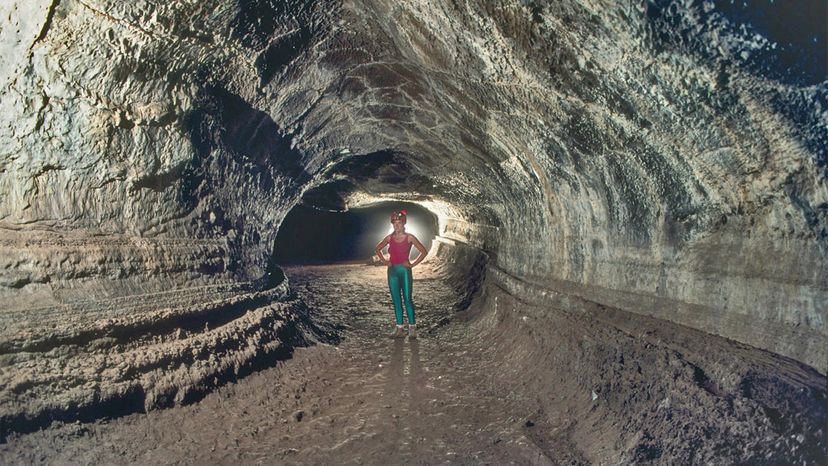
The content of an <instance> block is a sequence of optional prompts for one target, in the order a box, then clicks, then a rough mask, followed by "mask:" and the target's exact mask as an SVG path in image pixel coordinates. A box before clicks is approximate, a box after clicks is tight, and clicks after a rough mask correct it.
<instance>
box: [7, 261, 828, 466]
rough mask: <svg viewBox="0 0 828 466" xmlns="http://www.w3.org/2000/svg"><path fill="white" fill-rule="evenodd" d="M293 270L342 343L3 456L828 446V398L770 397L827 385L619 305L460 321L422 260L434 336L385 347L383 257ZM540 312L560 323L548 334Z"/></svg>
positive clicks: (139, 457)
mask: <svg viewBox="0 0 828 466" xmlns="http://www.w3.org/2000/svg"><path fill="white" fill-rule="evenodd" d="M284 271H285V274H286V276H287V277H288V280H289V281H290V284H291V288H292V289H293V290H294V291H295V292H296V293H297V294H298V295H299V296H300V297H301V298H302V300H303V301H305V303H306V304H307V307H308V309H309V312H310V315H311V317H312V319H313V320H314V321H315V322H317V323H319V324H321V325H323V326H326V327H330V328H332V329H336V332H337V333H338V335H339V337H340V339H339V340H338V344H337V345H336V346H332V345H326V344H319V345H315V346H312V347H308V348H297V349H296V350H295V352H294V354H293V357H292V358H291V359H289V360H287V361H284V362H281V363H279V364H278V365H277V366H276V367H274V368H271V369H266V370H262V371H260V372H257V373H254V374H252V375H250V376H248V377H246V378H244V379H242V380H240V381H238V382H237V383H231V384H228V385H225V386H222V387H220V388H218V389H217V390H216V391H214V392H212V393H210V394H208V395H207V396H206V397H204V398H203V399H202V400H200V401H199V402H197V403H195V404H192V405H189V406H183V407H176V408H170V409H165V410H158V411H151V412H149V413H147V414H134V415H130V416H125V417H123V418H119V419H114V420H110V421H98V422H95V423H88V424H68V425H62V426H53V427H51V428H50V429H47V430H44V431H41V432H36V433H33V434H29V435H24V436H20V437H17V438H14V439H12V440H11V441H10V442H9V443H8V444H6V445H0V463H16V462H20V463H33V462H44V461H45V462H52V463H67V462H72V463H77V462H82V463H104V464H110V463H143V464H167V463H175V462H181V463H196V462H198V463H208V464H217V463H218V464H226V463H231V462H233V463H239V462H241V463H243V464H248V463H265V464H273V463H277V464H332V463H336V464H412V463H417V464H436V463H446V462H448V463H452V464H509V463H512V464H589V463H600V462H602V461H604V460H609V459H614V461H612V462H613V463H617V462H618V460H619V456H618V455H619V454H622V455H624V456H621V457H620V459H621V463H624V464H629V463H648V464H650V463H655V464H660V463H669V462H670V459H671V458H672V459H676V458H683V459H684V460H685V461H682V462H683V463H699V462H702V463H703V462H705V461H704V460H703V458H707V459H711V458H718V459H719V460H721V462H723V463H732V462H733V461H728V458H729V459H739V458H741V459H744V458H746V457H750V455H752V454H753V452H751V451H747V453H746V449H748V450H750V449H751V448H755V449H756V451H755V453H756V454H757V455H762V456H754V458H756V459H757V460H759V459H762V461H758V462H755V463H754V462H750V463H751V464H777V463H786V461H784V459H785V458H787V457H789V456H791V457H792V456H794V455H793V454H792V453H791V452H794V451H795V450H796V449H797V448H799V449H800V450H802V449H806V448H810V449H812V450H813V452H811V453H808V452H806V455H805V456H804V458H809V460H808V461H805V463H806V464H820V463H819V461H818V460H814V458H819V457H822V456H820V452H824V449H825V445H824V441H822V443H820V442H819V441H814V439H813V438H811V437H809V436H812V435H820V434H819V433H818V432H817V433H815V432H816V431H817V430H818V429H816V430H815V429H814V428H813V427H814V424H813V423H814V422H817V423H818V422H823V423H824V419H825V413H824V408H819V407H817V408H816V411H815V413H810V414H809V413H807V412H806V411H807V410H803V409H800V408H801V407H798V405H791V407H789V408H787V409H789V410H793V411H795V413H793V414H791V413H782V412H779V411H776V410H772V409H771V407H770V406H771V405H770V404H767V402H768V400H770V401H774V400H776V401H778V402H779V403H782V404H784V403H787V402H788V401H786V400H788V399H787V398H785V397H786V396H789V397H791V398H790V401H796V400H797V397H799V398H803V397H804V398H808V397H810V398H808V400H811V399H819V400H822V401H821V402H822V403H823V404H824V399H825V398H824V393H825V389H824V381H825V378H824V377H821V376H818V375H816V376H815V375H814V374H813V371H812V370H810V369H808V368H803V367H801V366H799V365H797V364H795V363H792V362H790V361H788V360H784V359H783V358H780V357H777V356H775V355H770V354H768V353H766V352H761V351H759V350H755V349H752V348H747V347H745V346H744V345H734V344H733V343H732V342H728V341H726V340H724V339H721V338H718V337H712V336H709V335H705V334H702V333H701V332H697V331H694V330H690V329H683V328H682V327H680V326H675V325H673V324H665V323H663V322H661V321H657V320H656V319H647V318H643V317H635V318H630V317H629V316H622V315H621V313H620V312H619V311H612V310H608V309H600V308H596V309H587V310H583V311H578V312H568V311H556V312H554V313H550V312H548V309H542V308H537V309H533V308H532V306H531V305H528V304H525V303H521V302H519V301H517V300H515V299H513V298H510V297H509V296H508V295H507V294H505V293H504V292H503V291H502V290H498V289H492V290H491V291H489V292H486V293H485V294H484V295H485V296H481V299H478V300H475V301H474V302H473V303H472V305H471V307H470V309H469V310H467V311H465V312H461V313H457V314H454V313H453V311H454V310H455V309H456V307H457V306H459V305H460V303H462V302H463V301H464V297H462V296H460V295H458V294H457V293H456V292H455V291H453V289H452V287H451V286H449V283H448V282H446V281H445V280H444V279H443V278H442V277H441V276H439V275H438V273H437V271H436V270H435V269H432V268H431V266H430V265H428V263H424V264H422V265H421V266H419V267H417V268H416V269H415V270H414V272H415V282H414V297H415V305H416V306H417V310H418V311H417V319H418V328H420V329H421V337H420V339H418V340H414V341H412V340H409V339H404V340H389V339H388V338H386V337H385V335H386V334H387V333H388V332H389V331H390V330H391V329H392V326H393V311H392V308H391V302H390V297H389V296H388V291H387V288H386V281H385V268H384V267H372V266H367V265H342V264H339V265H323V266H294V267H285V268H284ZM498 298H499V301H498ZM487 300H488V301H487ZM492 301H493V303H492ZM498 303H499V304H498ZM498 309H500V312H498ZM596 312H600V315H599V314H595V313H596ZM593 314H594V315H593ZM449 315H453V316H454V318H453V319H451V321H450V322H446V317H447V316H449ZM541 315H544V316H546V318H547V319H549V320H548V322H545V323H544V324H543V325H546V326H549V325H552V326H553V327H549V328H544V330H543V331H540V332H539V331H536V330H537V327H534V326H533V325H534V324H533V323H532V320H533V319H537V318H538V317H539V316H541ZM533 316H534V317H533ZM614 318H615V319H616V320H617V322H613V319H614ZM628 327H629V328H628ZM633 327H634V328H633ZM631 332H633V333H641V336H635V335H633V334H632V333H631ZM670 332H676V333H672V334H671V333H670ZM665 336H669V337H670V341H669V342H665V343H661V338H662V337H665ZM685 344H686V346H685ZM688 348H697V350H695V352H692V351H690V350H688ZM679 349H681V351H678V350H679ZM619 351H620V352H619ZM708 354H710V355H712V356H713V357H714V359H716V360H721V361H724V362H726V366H727V367H729V368H731V369H732V370H733V371H734V372H732V374H733V375H732V378H734V380H733V384H735V388H733V390H735V391H733V390H731V389H730V388H728V387H724V386H721V385H716V383H715V381H716V380H721V379H720V378H719V377H718V376H717V375H716V372H715V371H714V370H713V369H716V368H717V367H720V365H719V363H716V362H715V361H714V362H711V361H710V360H709V359H704V358H705V357H707V356H706V355H708ZM723 354H727V357H724V358H722V357H721V355H723ZM694 363H695V364H698V365H695V364H694ZM567 367H569V369H567ZM766 367H769V368H770V369H766ZM705 370H707V372H705ZM596 371H597V372H596ZM738 371H745V372H744V377H743V378H742V379H739V377H738V374H737V373H738ZM756 371H758V372H756ZM762 371H765V372H762ZM768 371H771V372H768ZM625 377H626V378H625ZM580 379H584V380H580ZM739 380H741V382H739ZM582 382H585V383H587V384H595V385H591V387H592V388H590V385H586V386H585V385H584V383H582ZM746 382H748V383H749V385H750V384H753V385H750V386H747V387H746V386H745V383H746ZM820 384H821V385H820ZM790 387H800V389H801V390H805V391H802V392H801V393H800V394H799V395H797V394H793V395H788V394H785V393H784V392H785V391H788V392H790V391H791V390H790V389H789V388H790ZM814 387H816V388H814ZM820 387H822V388H820ZM768 389H774V390H776V389H778V390H779V391H776V392H768V393H762V392H763V391H766V390H768ZM590 390H592V391H591V393H590ZM665 395H666V396H667V398H664V399H662V398H663V397H664V396H665ZM820 396H821V397H822V398H820ZM616 397H618V398H616ZM808 400H805V401H803V402H802V403H804V405H803V406H805V405H807V406H813V403H812V401H808ZM759 402H761V403H759ZM665 403H667V404H666V405H665ZM762 403H765V404H762ZM754 405H755V406H756V408H752V407H751V406H754ZM685 408H686V409H685ZM754 409H755V410H757V411H755V412H754V411H752V410H754ZM820 409H822V411H821V412H820V411H819V410H820ZM740 413H746V414H745V415H746V416H748V417H747V418H744V417H742V418H740V417H739V416H741V415H742V414H740ZM751 413H753V414H751ZM820 419H822V421H820ZM766 420H770V422H772V423H775V425H771V424H768V422H765V421H766ZM789 421H790V422H789ZM792 422H793V424H792ZM789 424H790V425H789ZM794 424H796V425H794ZM659 429H661V430H659ZM701 429H710V430H704V431H702V430H701ZM718 429H721V431H720V430H718ZM750 429H757V430H756V431H757V432H764V435H766V436H767V437H766V438H758V437H756V438H753V437H755V435H753V434H752V432H753V431H751V430H750ZM711 432H712V434H711ZM734 432H735V433H734ZM823 433H824V431H823ZM720 434H722V435H720ZM724 434H727V435H730V437H726V436H724ZM710 435H712V437H709V436H710ZM705 436H708V437H705ZM800 437H801V438H800ZM746 438H747V439H748V440H745V439H746ZM733 439H737V440H738V441H739V442H747V441H749V442H751V444H752V445H753V446H752V447H748V446H746V445H747V444H746V443H738V444H733V443H732V441H733ZM767 439H770V440H767ZM728 442H731V443H728ZM780 442H781V443H780ZM762 448H765V450H762ZM701 452H703V453H704V455H706V456H702V453H701ZM768 454H769V455H770V456H765V455H768ZM694 455H695V456H694ZM798 455H799V453H797V454H796V456H798ZM693 458H696V459H697V461H694V460H693ZM798 464H799V463H798Z"/></svg>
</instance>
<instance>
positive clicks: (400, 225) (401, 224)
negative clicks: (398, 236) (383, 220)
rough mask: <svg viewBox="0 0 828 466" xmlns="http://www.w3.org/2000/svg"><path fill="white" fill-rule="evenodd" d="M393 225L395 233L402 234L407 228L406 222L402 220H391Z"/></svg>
mask: <svg viewBox="0 0 828 466" xmlns="http://www.w3.org/2000/svg"><path fill="white" fill-rule="evenodd" d="M391 225H394V233H402V231H403V229H404V228H405V221H403V220H401V219H394V220H391Z"/></svg>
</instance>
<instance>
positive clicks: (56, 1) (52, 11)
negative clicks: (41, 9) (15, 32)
mask: <svg viewBox="0 0 828 466" xmlns="http://www.w3.org/2000/svg"><path fill="white" fill-rule="evenodd" d="M59 4H60V0H53V1H52V3H51V4H50V5H49V11H48V12H47V13H46V21H45V22H44V23H43V27H42V28H41V29H40V33H39V34H38V35H37V37H36V38H35V40H34V41H33V42H32V45H31V47H29V50H30V51H31V49H33V48H34V47H35V45H37V44H38V43H39V42H40V41H42V40H43V39H45V38H46V35H47V34H48V33H49V29H51V27H52V21H54V18H55V10H56V9H57V7H58V5H59Z"/></svg>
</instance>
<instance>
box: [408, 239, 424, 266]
mask: <svg viewBox="0 0 828 466" xmlns="http://www.w3.org/2000/svg"><path fill="white" fill-rule="evenodd" d="M408 237H409V239H410V241H411V244H413V245H414V247H415V248H417V250H418V251H420V254H419V255H418V256H417V258H416V259H414V262H409V267H414V266H415V265H417V264H419V263H420V262H422V261H423V259H425V257H426V254H428V250H426V248H425V246H423V243H421V242H420V240H418V239H417V237H416V236H414V235H408Z"/></svg>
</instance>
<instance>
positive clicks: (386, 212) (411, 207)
mask: <svg viewBox="0 0 828 466" xmlns="http://www.w3.org/2000/svg"><path fill="white" fill-rule="evenodd" d="M398 209H407V210H408V222H407V224H406V226H405V229H406V231H407V232H408V233H411V234H413V235H414V236H416V237H417V238H418V239H419V240H420V242H421V243H423V245H424V246H425V247H426V249H429V250H430V249H431V246H432V241H433V239H434V237H435V236H436V235H437V233H438V225H437V216H436V215H435V214H433V213H431V212H429V211H428V209H425V208H423V207H421V206H418V205H417V204H412V203H405V202H383V203H379V204H376V205H373V206H370V207H361V208H355V209H349V210H347V211H329V210H321V209H319V208H315V207H312V206H309V205H307V204H299V205H297V206H296V207H294V208H293V209H292V210H291V211H290V212H289V213H288V214H287V216H286V217H285V219H284V220H283V222H282V224H281V225H280V226H279V233H278V235H277V236H276V244H275V246H274V251H273V258H272V260H273V261H274V262H275V263H276V264H280V265H288V264H290V265H297V264H323V263H324V264H330V263H337V262H352V263H374V262H375V261H374V260H372V256H373V255H374V247H375V246H376V245H377V243H379V242H380V240H382V238H383V237H384V236H385V235H387V234H388V233H389V232H390V227H389V225H390V222H389V218H390V214H391V212H393V211H394V210H398ZM413 257H416V250H414V249H412V251H411V258H413Z"/></svg>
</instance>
